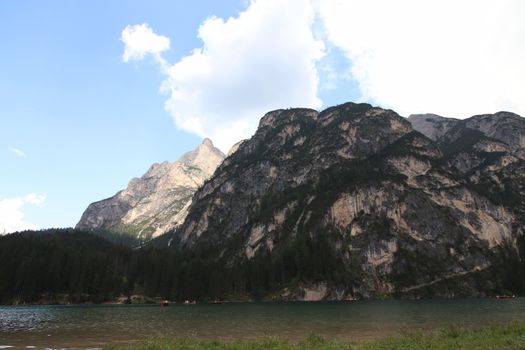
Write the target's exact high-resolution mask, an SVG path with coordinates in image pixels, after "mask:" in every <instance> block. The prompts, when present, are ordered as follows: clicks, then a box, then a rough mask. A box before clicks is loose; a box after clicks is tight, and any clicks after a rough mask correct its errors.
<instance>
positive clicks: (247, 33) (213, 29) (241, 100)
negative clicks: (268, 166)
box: [122, 0, 324, 151]
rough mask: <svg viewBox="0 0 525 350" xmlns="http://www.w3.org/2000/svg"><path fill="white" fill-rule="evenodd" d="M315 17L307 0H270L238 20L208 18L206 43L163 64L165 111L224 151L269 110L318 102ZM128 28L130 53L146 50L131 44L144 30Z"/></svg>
mask: <svg viewBox="0 0 525 350" xmlns="http://www.w3.org/2000/svg"><path fill="white" fill-rule="evenodd" d="M314 15H315V13H314V11H313V8H312V6H311V4H310V3H309V2H308V1H307V0H292V1H278V0H269V1H254V2H252V3H251V4H250V5H249V6H248V8H247V9H246V10H245V11H244V12H241V13H240V14H239V15H238V16H237V17H235V18H229V19H227V20H224V19H222V18H218V17H210V18H208V19H207V20H206V21H204V23H202V25H201V26H200V28H199V30H198V36H199V38H200V39H201V40H202V47H199V48H195V49H194V50H193V51H192V52H191V54H190V55H188V56H185V57H183V58H181V59H180V60H179V61H178V62H175V63H174V64H171V65H168V66H166V67H163V71H164V73H165V74H166V80H165V81H164V82H163V83H162V91H163V92H164V93H166V94H167V96H168V100H167V102H166V110H167V111H169V113H170V114H171V115H172V117H173V119H174V121H175V123H176V124H177V126H178V127H179V128H181V129H183V130H186V131H190V132H193V133H196V134H197V135H199V136H201V137H210V138H211V139H212V140H213V141H214V142H215V144H217V145H218V147H219V148H221V149H222V150H223V151H227V150H228V149H229V147H231V146H232V145H233V144H234V143H236V142H237V141H239V140H240V139H243V138H246V137H249V136H250V135H251V134H252V133H253V132H254V131H255V129H256V127H257V124H258V121H259V119H260V118H261V117H262V115H263V114H264V113H266V112H268V111H270V110H272V109H277V108H283V107H284V108H286V107H298V106H306V107H313V108H318V107H320V106H321V100H320V99H319V98H318V97H317V90H318V82H319V76H318V72H317V69H316V66H315V64H316V61H317V60H319V59H320V58H321V57H322V56H323V53H324V46H323V43H322V41H320V40H318V39H316V38H315V37H314V35H313V33H312V31H311V25H312V22H313V21H314ZM128 28H129V27H127V28H126V29H125V30H124V31H123V33H122V37H123V38H124V36H125V35H126V36H127V38H128V39H127V40H125V41H124V40H123V41H124V43H125V44H126V47H125V53H126V52H128V51H129V52H136V51H138V52H143V51H141V50H136V49H130V48H129V47H128V45H127V43H128V42H134V41H135V40H134V38H133V36H134V34H137V35H138V33H140V32H137V31H130V30H127V29H128ZM154 35H155V34H154ZM129 36H131V37H129ZM155 37H158V35H155ZM137 41H140V40H137ZM156 48H157V50H155V53H159V52H160V51H159V50H160V48H161V46H160V45H159V46H158V47H157V46H156ZM128 56H130V55H128ZM130 57H137V58H141V56H140V55H138V54H137V55H132V56H130ZM142 57H143V56H142Z"/></svg>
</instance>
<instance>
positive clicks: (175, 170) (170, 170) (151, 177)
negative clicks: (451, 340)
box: [76, 139, 224, 239]
mask: <svg viewBox="0 0 525 350" xmlns="http://www.w3.org/2000/svg"><path fill="white" fill-rule="evenodd" d="M223 159H224V154H223V153H222V152H221V151H220V150H219V149H217V148H215V147H214V146H213V143H212V142H211V140H209V139H204V141H203V142H202V144H201V145H199V146H198V147H197V148H196V149H195V150H193V151H191V152H188V153H186V154H184V155H183V156H182V157H181V158H180V159H179V160H178V161H176V162H174V163H170V162H163V163H161V164H153V165H152V166H151V167H150V169H149V170H148V171H147V172H146V173H145V174H144V175H143V176H142V177H140V178H134V179H132V180H131V181H130V182H129V184H128V187H127V188H126V189H125V190H122V191H120V192H118V193H117V194H115V195H114V196H113V197H110V198H108V199H104V200H102V201H99V202H95V203H92V204H90V205H89V206H88V208H87V209H86V211H85V212H84V213H83V215H82V217H81V219H80V221H79V222H78V224H77V225H76V228H77V229H80V230H91V231H96V230H103V231H110V232H113V233H125V234H129V235H132V236H135V237H137V238H139V239H149V238H151V237H156V236H158V235H160V234H162V233H165V232H166V231H168V230H170V229H173V228H175V227H177V225H179V224H180V223H182V221H183V220H184V218H185V217H186V214H187V208H188V206H189V204H190V203H191V198H192V196H193V194H194V193H195V191H196V190H197V189H198V188H199V187H200V186H201V185H202V184H203V183H204V181H205V180H206V179H208V178H209V177H210V176H211V175H213V172H214V171H215V169H216V168H217V166H218V165H219V164H220V163H221V162H222V160H223Z"/></svg>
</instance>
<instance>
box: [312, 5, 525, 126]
mask: <svg viewBox="0 0 525 350" xmlns="http://www.w3.org/2000/svg"><path fill="white" fill-rule="evenodd" d="M316 9H317V11H318V13H319V14H320V16H321V21H322V23H323V25H324V29H325V33H326V35H327V37H328V40H329V41H330V44H331V45H335V46H337V47H338V48H340V49H341V50H342V51H343V52H344V54H345V56H346V57H347V58H348V62H349V64H351V74H352V76H353V78H354V79H355V80H356V81H357V82H358V84H359V88H360V90H361V93H362V94H363V99H366V100H369V101H373V102H374V103H377V104H380V105H382V106H385V107H389V108H393V109H395V110H396V111H398V112H400V113H403V114H405V115H407V114H410V113H422V112H432V113H437V114H442V115H445V116H449V117H459V118H465V117H469V116H472V115H474V114H479V113H489V112H496V111H499V110H511V111H515V112H518V113H521V114H522V115H523V114H525V65H524V64H523V62H525V25H524V22H523V20H522V14H523V13H525V2H523V1H520V0H503V1H491V0H464V1H453V0H439V1H436V0H432V1H418V0H399V1H389V0H373V1H357V0H349V1H337V0H322V1H319V2H318V4H317V7H316Z"/></svg>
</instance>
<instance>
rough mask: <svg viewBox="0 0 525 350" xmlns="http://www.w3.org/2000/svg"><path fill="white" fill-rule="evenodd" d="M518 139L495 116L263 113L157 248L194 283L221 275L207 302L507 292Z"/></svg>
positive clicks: (520, 216) (516, 223)
mask: <svg viewBox="0 0 525 350" xmlns="http://www.w3.org/2000/svg"><path fill="white" fill-rule="evenodd" d="M418 130H419V131H418ZM523 130H525V119H523V118H521V117H519V116H517V115H515V114H511V113H506V112H502V113H497V114H494V115H485V116H476V117H472V118H469V119H467V120H464V121H459V120H454V119H447V118H442V117H438V116H434V115H423V116H413V117H411V118H409V119H408V120H407V119H405V118H402V117H400V116H399V115H398V114H396V113H395V112H393V111H391V110H384V109H381V108H377V107H373V106H371V105H368V104H354V103H346V104H343V105H339V106H335V107H331V108H328V109H326V110H324V111H322V112H317V111H315V110H311V109H288V110H276V111H272V112H269V113H268V114H266V115H265V116H264V117H263V118H262V119H261V121H260V124H259V127H258V130H257V132H256V133H255V134H254V136H253V137H252V138H251V139H249V140H245V141H244V142H242V143H240V144H239V145H238V148H237V150H236V151H235V152H233V153H231V154H230V155H229V156H228V157H227V158H226V159H225V160H224V162H223V163H222V164H221V165H220V166H219V168H218V169H217V170H216V172H215V173H214V175H213V176H212V177H211V178H210V179H209V180H208V181H206V182H205V184H204V185H203V186H202V187H201V188H200V189H199V190H197V192H196V193H195V195H194V197H193V200H192V202H191V205H190V206H189V208H188V214H187V216H186V219H185V221H184V223H183V224H181V225H180V226H179V227H177V228H176V229H175V230H173V231H171V232H170V233H168V234H166V235H165V236H164V237H163V239H164V241H165V240H166V239H168V238H169V242H170V246H171V247H172V248H173V249H176V250H179V251H182V252H187V254H189V255H188V256H189V257H188V258H187V259H195V261H197V263H196V264H197V265H196V266H197V267H195V268H196V269H197V270H198V271H204V270H203V269H202V268H199V266H200V267H202V266H205V265H206V266H213V267H214V268H216V269H219V270H217V271H222V272H221V274H220V273H219V272H217V273H212V274H213V275H214V276H219V275H220V276H221V277H220V280H221V284H220V285H221V286H222V287H220V286H215V287H214V288H215V289H214V292H213V293H215V294H218V295H224V294H226V293H228V292H231V288H234V292H235V293H239V294H251V295H259V296H263V297H268V298H274V299H344V298H354V297H381V296H400V297H411V298H419V297H434V296H440V297H455V296H486V295H495V294H497V293H504V292H506V291H515V290H521V289H523V288H525V285H524V282H523V277H525V276H524V275H523V263H522V259H523V258H525V253H524V252H525V245H524V244H523V243H524V242H523V241H524V240H523V227H524V225H525V161H524V158H523V157H522V154H523V153H522V152H523V146H524V143H523V140H524V139H523V135H524V133H523ZM425 135H427V136H425ZM186 261H190V260H186ZM219 267H221V268H222V270H220V269H221V268H219ZM203 273H204V272H203ZM232 286H234V287H232ZM210 288H211V287H210ZM220 288H223V289H220ZM520 288H521V289H520ZM217 289H219V290H217ZM221 293H222V294H221ZM208 295H209V294H208Z"/></svg>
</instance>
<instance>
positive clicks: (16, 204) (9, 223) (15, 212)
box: [0, 193, 46, 235]
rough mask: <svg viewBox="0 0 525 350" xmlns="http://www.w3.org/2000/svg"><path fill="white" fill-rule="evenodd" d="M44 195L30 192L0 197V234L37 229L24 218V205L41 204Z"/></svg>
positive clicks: (43, 200) (42, 203)
mask: <svg viewBox="0 0 525 350" xmlns="http://www.w3.org/2000/svg"><path fill="white" fill-rule="evenodd" d="M45 200H46V197H45V196H44V195H41V194H35V193H30V194H28V195H26V196H25V197H14V198H4V199H0V235H1V234H5V233H11V232H15V231H21V230H37V229H38V226H37V225H35V224H32V223H29V222H26V221H25V220H24V213H23V211H22V209H23V207H24V205H36V206H39V207H41V206H43V205H44V202H45Z"/></svg>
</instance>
